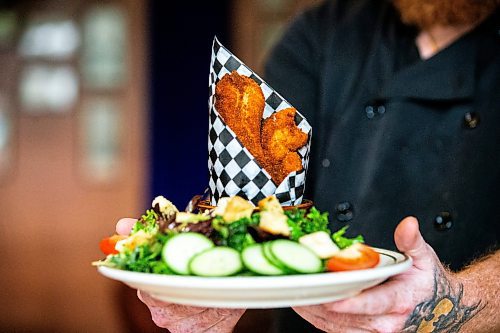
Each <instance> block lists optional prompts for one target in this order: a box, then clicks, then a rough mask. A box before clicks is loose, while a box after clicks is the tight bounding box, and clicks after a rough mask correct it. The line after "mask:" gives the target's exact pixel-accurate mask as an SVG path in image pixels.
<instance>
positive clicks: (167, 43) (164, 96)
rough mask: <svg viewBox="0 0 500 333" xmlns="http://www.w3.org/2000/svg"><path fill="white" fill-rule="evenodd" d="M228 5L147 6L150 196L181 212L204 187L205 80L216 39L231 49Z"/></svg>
mask: <svg viewBox="0 0 500 333" xmlns="http://www.w3.org/2000/svg"><path fill="white" fill-rule="evenodd" d="M229 3H230V1H221V0H218V1H200V2H196V5H193V3H192V2H191V1H168V2H166V1H161V0H151V1H150V5H149V15H150V27H151V32H150V48H151V49H150V66H151V67H150V88H149V91H150V114H151V123H150V145H149V146H150V149H151V150H150V157H151V160H150V161H151V162H150V167H151V169H150V175H151V179H150V193H151V198H152V197H153V196H156V195H159V194H162V195H164V196H166V197H167V198H168V199H170V200H172V201H173V202H174V204H176V205H177V206H178V207H179V209H183V208H184V207H185V205H186V203H187V202H188V201H189V199H191V197H192V196H194V195H195V194H201V193H202V192H203V191H204V190H205V188H207V186H208V167H207V159H208V155H207V135H208V134H207V133H208V75H209V67H210V55H211V46H212V40H213V38H214V36H215V35H217V37H218V38H219V39H220V40H221V42H223V43H224V44H226V45H228V46H230V45H229V38H228V31H227V30H228V26H229V22H228V19H229V14H230V13H229Z"/></svg>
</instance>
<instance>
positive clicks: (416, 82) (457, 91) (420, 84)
mask: <svg viewBox="0 0 500 333" xmlns="http://www.w3.org/2000/svg"><path fill="white" fill-rule="evenodd" d="M499 16H500V15H499V10H498V9H497V10H496V11H495V12H494V13H493V14H492V15H490V17H489V18H487V19H486V20H485V21H484V22H483V23H481V24H480V25H479V26H478V27H476V28H475V29H473V30H472V31H470V32H468V33H466V34H465V35H463V36H461V37H460V38H459V39H458V40H456V41H455V42H454V43H453V44H451V45H450V46H448V47H446V48H445V49H443V50H441V51H440V52H438V53H437V54H435V55H434V56H433V57H431V58H429V59H426V60H418V61H416V62H415V63H413V64H411V65H409V66H407V67H404V68H402V69H401V70H399V71H398V72H396V73H395V74H394V76H393V77H392V78H391V79H390V80H388V81H387V82H386V83H385V84H384V85H383V86H382V88H381V90H380V92H379V99H380V100H385V99H389V98H398V97H399V98H413V99H421V100H435V101H448V100H468V99H471V98H472V96H473V95H474V90H475V77H476V76H475V74H476V68H477V61H478V59H477V58H478V52H481V51H480V46H479V44H478V42H477V38H474V35H476V34H482V35H483V36H484V35H485V34H486V35H488V34H492V33H493V34H495V35H497V36H496V38H498V35H499V34H500V24H499V22H498V21H499ZM496 38H494V39H493V40H495V41H496ZM464 50H466V51H465V52H464Z"/></svg>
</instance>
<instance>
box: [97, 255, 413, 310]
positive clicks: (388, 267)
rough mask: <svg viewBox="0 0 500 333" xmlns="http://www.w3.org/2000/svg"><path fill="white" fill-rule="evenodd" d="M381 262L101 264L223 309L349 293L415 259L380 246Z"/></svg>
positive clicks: (134, 281) (175, 297)
mask: <svg viewBox="0 0 500 333" xmlns="http://www.w3.org/2000/svg"><path fill="white" fill-rule="evenodd" d="M376 250H377V252H379V253H380V255H381V256H380V259H381V260H380V264H379V265H378V266H377V267H375V268H371V269H365V270H358V271H348V272H334V273H320V274H307V275H286V276H235V277H221V278H206V277H197V276H180V275H160V274H147V273H137V272H129V271H124V270H119V269H114V268H109V267H103V266H101V267H99V268H98V270H99V272H100V273H101V274H103V275H104V276H106V277H108V278H111V279H114V280H118V281H121V282H123V283H125V284H127V285H128V286H130V287H132V288H135V289H141V290H144V291H146V292H148V293H149V294H151V295H152V296H153V297H155V298H157V299H159V300H162V301H165V302H172V303H179V304H186V305H194V306H204V307H222V308H247V309H249V308H254V309H264V308H282V307H290V306H299V305H311V304H320V303H326V302H331V301H335V300H339V299H343V298H348V297H351V296H354V295H356V294H358V293H360V292H361V291H362V290H364V289H366V288H369V287H372V286H375V285H377V284H379V283H381V282H383V281H385V280H386V279H387V278H388V277H390V276H393V275H396V274H399V273H401V272H404V271H405V270H406V269H408V268H409V267H410V266H411V264H412V261H411V258H409V257H408V256H405V255H403V254H400V253H397V252H393V251H389V250H383V249H376Z"/></svg>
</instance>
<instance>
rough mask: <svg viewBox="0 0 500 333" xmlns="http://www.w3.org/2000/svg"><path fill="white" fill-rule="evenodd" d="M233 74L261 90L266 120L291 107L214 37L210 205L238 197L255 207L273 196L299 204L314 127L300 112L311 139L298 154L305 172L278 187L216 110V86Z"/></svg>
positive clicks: (288, 203) (301, 123) (301, 124)
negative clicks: (256, 84) (223, 199)
mask: <svg viewBox="0 0 500 333" xmlns="http://www.w3.org/2000/svg"><path fill="white" fill-rule="evenodd" d="M232 71H237V72H238V73H239V74H241V75H246V76H248V77H250V78H252V79H253V80H254V81H255V82H257V83H258V84H259V85H260V87H261V88H262V91H263V93H264V97H265V99H266V106H265V109H264V115H263V119H266V118H268V117H269V116H270V115H272V114H273V113H275V112H277V111H280V110H282V109H285V108H289V107H292V105H290V103H288V102H287V101H286V100H285V99H284V98H283V97H281V95H280V94H278V93H277V92H276V91H274V89H273V88H271V87H270V86H269V85H268V84H267V83H266V82H264V80H262V79H261V78H260V77H259V76H258V75H257V74H255V73H254V72H253V71H252V70H251V69H250V68H248V66H246V65H245V64H244V63H243V62H242V61H240V60H239V59H238V58H237V57H235V56H234V55H233V54H232V53H231V52H230V51H229V50H228V49H226V48H225V47H224V46H223V45H222V44H221V43H220V42H219V41H218V40H217V38H214V42H213V46H212V59H211V64H210V77H209V99H208V103H209V109H210V125H209V135H208V152H209V158H208V168H209V173H210V180H209V192H210V202H211V204H212V205H216V204H217V201H218V200H219V198H222V197H228V196H234V195H238V196H241V197H243V198H246V199H248V200H250V201H251V202H253V203H254V204H255V205H256V204H257V203H258V202H259V200H261V199H263V198H265V197H267V196H269V195H273V194H275V195H276V197H277V198H278V199H279V201H280V203H281V205H283V206H293V205H298V204H300V203H301V202H302V198H303V194H304V189H305V181H306V171H307V165H308V162H309V151H310V146H311V132H312V128H311V126H310V125H309V123H308V122H307V120H306V119H305V118H304V117H303V116H302V115H301V114H300V113H299V112H297V113H296V115H295V123H296V124H297V126H298V127H299V128H300V129H301V130H302V131H304V132H305V133H307V134H308V136H309V139H308V142H307V144H306V145H305V146H304V147H302V148H301V149H300V150H299V151H298V153H299V155H300V156H301V159H302V166H303V170H302V171H300V172H292V173H290V174H289V175H288V176H287V177H286V178H285V180H283V182H282V183H281V184H275V183H274V182H273V181H272V179H271V176H270V175H269V174H268V173H267V172H266V170H264V168H262V167H261V166H260V165H259V163H258V162H257V161H256V159H255V158H254V157H253V156H252V154H251V153H250V152H249V151H248V150H247V149H246V148H245V147H244V146H243V145H242V144H241V142H240V141H239V140H238V138H237V137H236V135H235V134H234V132H233V131H232V130H231V129H230V128H229V126H227V125H226V124H225V123H224V120H223V119H222V118H221V116H220V115H219V113H218V112H217V110H216V109H215V96H214V95H215V85H216V83H217V82H218V81H219V80H220V79H221V78H222V77H223V76H224V75H226V74H229V73H231V72H232Z"/></svg>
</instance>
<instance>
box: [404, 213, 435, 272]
mask: <svg viewBox="0 0 500 333" xmlns="http://www.w3.org/2000/svg"><path fill="white" fill-rule="evenodd" d="M394 242H395V243H396V246H397V247H398V250H399V251H401V252H403V253H405V254H406V255H408V256H410V257H412V259H413V265H414V266H416V267H418V268H422V269H424V268H429V267H430V266H429V265H431V266H432V265H433V264H434V259H435V258H436V254H435V253H434V251H433V250H432V248H431V247H430V246H429V245H428V244H427V243H426V242H425V240H424V238H423V237H422V235H421V234H420V230H419V228H418V221H417V219H416V218H414V217H412V216H408V217H406V218H404V219H403V220H402V221H401V222H399V224H398V226H397V227H396V230H395V231H394Z"/></svg>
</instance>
